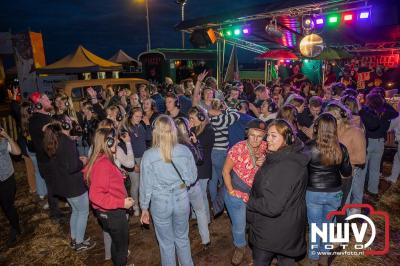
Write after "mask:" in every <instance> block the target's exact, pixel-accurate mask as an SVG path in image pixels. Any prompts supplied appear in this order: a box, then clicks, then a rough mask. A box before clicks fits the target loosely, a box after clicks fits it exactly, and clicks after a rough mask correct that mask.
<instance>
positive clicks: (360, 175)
mask: <svg viewBox="0 0 400 266" xmlns="http://www.w3.org/2000/svg"><path fill="white" fill-rule="evenodd" d="M366 170H367V169H366V167H364V169H361V168H360V167H354V168H353V180H352V182H351V189H350V192H349V195H348V197H347V200H346V203H362V200H363V196H364V183H365V174H366Z"/></svg>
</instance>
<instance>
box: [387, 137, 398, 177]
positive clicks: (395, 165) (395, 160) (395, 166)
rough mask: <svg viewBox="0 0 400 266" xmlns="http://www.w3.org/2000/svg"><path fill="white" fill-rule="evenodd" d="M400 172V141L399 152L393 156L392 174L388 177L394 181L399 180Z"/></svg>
mask: <svg viewBox="0 0 400 266" xmlns="http://www.w3.org/2000/svg"><path fill="white" fill-rule="evenodd" d="M399 174H400V143H399V144H398V145H397V152H396V154H395V155H394V158H393V166H392V174H391V175H390V176H389V177H388V178H387V180H389V181H390V182H392V183H396V182H397V178H399Z"/></svg>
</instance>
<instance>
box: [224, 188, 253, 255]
mask: <svg viewBox="0 0 400 266" xmlns="http://www.w3.org/2000/svg"><path fill="white" fill-rule="evenodd" d="M224 201H225V206H226V209H227V210H228V214H229V217H230V218H231V222H232V236H233V244H234V245H235V247H238V248H242V247H245V246H246V244H247V242H246V203H244V201H243V200H242V199H240V198H238V197H234V196H231V195H229V193H228V192H227V191H226V192H225V196H224Z"/></svg>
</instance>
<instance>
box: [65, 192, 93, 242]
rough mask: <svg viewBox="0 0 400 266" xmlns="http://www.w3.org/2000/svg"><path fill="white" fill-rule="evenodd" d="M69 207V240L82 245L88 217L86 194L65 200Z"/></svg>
mask: <svg viewBox="0 0 400 266" xmlns="http://www.w3.org/2000/svg"><path fill="white" fill-rule="evenodd" d="M67 201H68V203H69V204H70V205H71V208H72V213H71V219H70V222H69V226H70V229H71V238H72V239H75V241H76V243H77V244H79V243H82V242H83V240H84V237H85V231H86V225H87V220H88V215H89V198H88V193H87V192H85V193H83V194H82V195H80V196H78V197H74V198H67Z"/></svg>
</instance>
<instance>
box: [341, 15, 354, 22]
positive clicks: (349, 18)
mask: <svg viewBox="0 0 400 266" xmlns="http://www.w3.org/2000/svg"><path fill="white" fill-rule="evenodd" d="M343 20H344V21H347V22H350V21H352V20H353V14H343Z"/></svg>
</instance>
